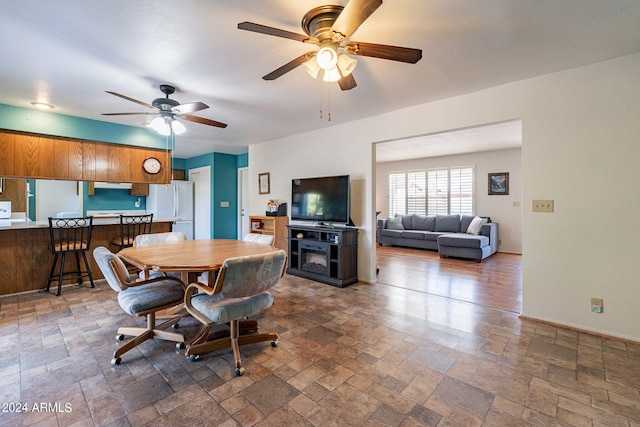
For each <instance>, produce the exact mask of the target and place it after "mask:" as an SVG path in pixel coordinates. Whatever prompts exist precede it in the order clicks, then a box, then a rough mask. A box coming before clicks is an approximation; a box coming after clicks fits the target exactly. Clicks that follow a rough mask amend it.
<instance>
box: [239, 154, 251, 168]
mask: <svg viewBox="0 0 640 427" xmlns="http://www.w3.org/2000/svg"><path fill="white" fill-rule="evenodd" d="M248 167H249V153H244V154H239V155H238V169H240V168H248Z"/></svg>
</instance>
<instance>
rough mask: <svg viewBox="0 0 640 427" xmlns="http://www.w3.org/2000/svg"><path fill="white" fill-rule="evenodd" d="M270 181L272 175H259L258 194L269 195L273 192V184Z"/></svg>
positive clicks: (267, 173)
mask: <svg viewBox="0 0 640 427" xmlns="http://www.w3.org/2000/svg"><path fill="white" fill-rule="evenodd" d="M269 181H270V173H269V172H265V173H260V174H258V193H259V194H269V193H270V192H271V188H270V187H271V183H270V182H269Z"/></svg>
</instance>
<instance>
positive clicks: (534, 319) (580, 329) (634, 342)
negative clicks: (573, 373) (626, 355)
mask: <svg viewBox="0 0 640 427" xmlns="http://www.w3.org/2000/svg"><path fill="white" fill-rule="evenodd" d="M518 317H519V318H520V319H521V320H529V321H531V322H536V323H542V324H544V325H549V326H553V327H555V328H561V329H568V330H570V331H576V332H581V333H583V334H589V335H595V336H598V337H600V338H606V339H610V340H616V341H622V342H625V343H629V344H636V345H638V344H640V341H634V340H631V339H629V338H621V337H616V336H615V335H607V334H603V333H602V332H596V331H591V330H589V329H583V328H576V327H575V326H567V325H563V324H562V323H555V322H550V321H548V320H541V319H536V318H535V317H529V316H523V315H522V314H521V315H520V316H518Z"/></svg>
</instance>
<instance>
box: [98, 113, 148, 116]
mask: <svg viewBox="0 0 640 427" xmlns="http://www.w3.org/2000/svg"><path fill="white" fill-rule="evenodd" d="M138 114H145V115H151V116H153V115H155V113H102V115H103V116H134V115H138Z"/></svg>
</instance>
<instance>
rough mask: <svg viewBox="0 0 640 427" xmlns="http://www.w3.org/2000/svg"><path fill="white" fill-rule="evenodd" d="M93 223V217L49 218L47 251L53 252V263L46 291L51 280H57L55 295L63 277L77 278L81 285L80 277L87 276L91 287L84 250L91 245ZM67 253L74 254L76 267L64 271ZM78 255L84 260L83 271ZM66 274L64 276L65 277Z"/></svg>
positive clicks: (60, 287) (59, 288) (60, 289)
mask: <svg viewBox="0 0 640 427" xmlns="http://www.w3.org/2000/svg"><path fill="white" fill-rule="evenodd" d="M92 225H93V217H90V216H89V217H79V218H49V238H50V244H51V246H50V247H49V251H50V252H51V253H52V254H53V265H52V266H51V271H50V272H49V279H48V280H47V287H46V289H45V290H46V291H47V292H49V288H50V287H51V282H52V281H54V280H57V281H58V292H57V293H56V295H57V296H59V295H60V293H61V291H62V282H63V281H64V280H65V279H77V280H78V284H79V285H82V278H83V277H88V278H89V282H90V283H91V287H92V288H93V287H94V284H93V276H92V275H91V268H90V267H89V263H88V262H87V254H86V252H87V251H88V250H89V247H90V245H91V230H92ZM67 254H73V255H75V259H76V269H75V270H73V271H64V263H65V260H66V257H67ZM80 255H82V260H83V261H84V267H85V271H84V272H83V271H82V269H81V268H80ZM58 260H60V263H59V265H60V267H59V270H58V273H56V272H55V271H56V265H57V264H58ZM65 276H66V277H65Z"/></svg>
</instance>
